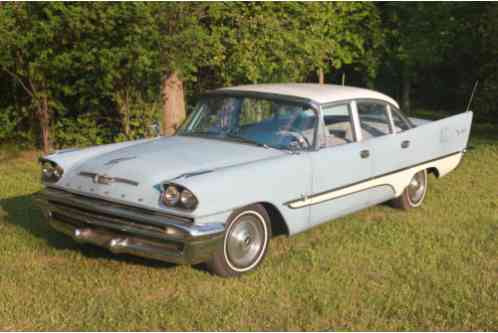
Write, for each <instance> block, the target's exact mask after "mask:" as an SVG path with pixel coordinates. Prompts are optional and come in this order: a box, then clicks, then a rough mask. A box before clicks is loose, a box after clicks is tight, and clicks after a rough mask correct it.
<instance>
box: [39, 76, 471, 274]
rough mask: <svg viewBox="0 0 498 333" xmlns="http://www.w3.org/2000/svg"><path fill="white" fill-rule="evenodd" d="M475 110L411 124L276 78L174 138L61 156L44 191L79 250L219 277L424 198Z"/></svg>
mask: <svg viewBox="0 0 498 333" xmlns="http://www.w3.org/2000/svg"><path fill="white" fill-rule="evenodd" d="M471 122H472V112H470V111H468V112H463V113H461V114H458V115H455V116H452V117H448V118H444V119H441V120H438V121H427V120H422V119H413V118H407V117H406V116H404V115H403V114H402V113H401V112H400V110H399V107H398V103H396V101H395V100H393V99H392V98H390V97H388V96H386V95H384V94H381V93H379V92H375V91H372V90H367V89H361V88H354V87H345V86H335V85H317V84H265V85H248V86H239V87H231V88H224V89H218V90H214V91H211V92H208V93H206V94H205V95H203V96H201V98H200V101H199V102H198V104H197V106H196V108H195V110H194V111H193V112H192V113H191V114H190V116H189V117H188V118H187V120H186V121H185V123H184V124H183V125H182V126H181V127H180V128H179V129H178V131H177V133H176V134H175V135H174V136H170V137H157V138H152V139H144V140H138V141H130V142H124V143H116V144H110V145H102V146H96V147H91V148H84V149H69V150H62V151H58V152H55V153H54V154H51V155H48V156H45V157H43V158H41V159H40V161H41V163H42V180H43V183H44V185H45V188H44V190H42V191H41V192H39V193H38V194H36V201H37V202H38V204H39V206H41V208H42V210H43V212H44V215H45V216H46V218H47V220H48V222H49V223H50V225H51V226H52V227H53V228H55V229H56V230H58V231H60V232H62V233H65V234H66V235H69V236H70V237H72V238H74V239H75V240H76V241H78V242H82V243H91V244H95V245H98V246H101V247H105V248H108V249H109V250H110V251H112V252H113V253H127V254H133V255H137V256H141V257H146V258H153V259H158V260H162V261H166V262H174V263H186V264H195V263H201V262H205V263H206V264H207V266H208V268H209V269H210V270H211V271H212V272H214V273H215V274H218V275H221V276H236V275H240V274H242V273H245V272H249V271H252V270H254V269H255V268H256V267H257V266H258V265H259V264H260V263H261V262H262V260H263V258H264V257H265V255H266V253H267V251H268V245H269V243H270V239H271V237H272V234H273V235H275V234H285V235H294V234H297V233H299V232H302V231H304V230H307V229H309V228H312V227H314V226H317V225H319V224H321V223H324V222H327V221H330V220H332V219H334V218H337V217H340V216H343V215H345V214H349V213H352V212H355V211H358V210H360V209H363V208H366V207H369V206H372V205H376V204H379V203H382V202H385V201H392V203H393V204H394V205H395V206H396V207H400V208H402V209H409V208H414V207H418V206H420V205H421V204H422V202H423V200H424V198H425V195H426V192H427V174H428V173H433V174H434V175H435V176H436V177H442V176H444V175H446V174H448V173H449V172H450V171H452V170H453V169H455V168H456V167H457V165H458V164H459V163H460V160H461V159H462V156H463V153H464V152H465V149H466V145H467V141H468V138H469V134H470V127H471Z"/></svg>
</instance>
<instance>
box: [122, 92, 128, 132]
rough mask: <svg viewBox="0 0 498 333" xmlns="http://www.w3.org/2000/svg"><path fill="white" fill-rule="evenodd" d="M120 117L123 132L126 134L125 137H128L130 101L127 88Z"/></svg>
mask: <svg viewBox="0 0 498 333" xmlns="http://www.w3.org/2000/svg"><path fill="white" fill-rule="evenodd" d="M121 117H122V122H123V132H124V134H125V135H126V138H127V139H129V138H130V101H129V96H128V90H125V95H124V100H123V107H122V111H121Z"/></svg>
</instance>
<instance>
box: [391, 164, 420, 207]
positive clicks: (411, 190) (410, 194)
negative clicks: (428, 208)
mask: <svg viewBox="0 0 498 333" xmlns="http://www.w3.org/2000/svg"><path fill="white" fill-rule="evenodd" d="M426 193H427V170H422V171H419V172H417V173H416V174H415V175H414V176H413V178H412V179H411V180H410V183H409V184H408V186H407V187H406V188H405V190H404V191H403V193H402V194H401V195H400V196H399V197H397V198H396V199H393V200H392V204H393V206H394V207H396V208H401V209H409V208H415V207H418V206H420V205H421V204H422V202H423V201H424V198H425V195H426Z"/></svg>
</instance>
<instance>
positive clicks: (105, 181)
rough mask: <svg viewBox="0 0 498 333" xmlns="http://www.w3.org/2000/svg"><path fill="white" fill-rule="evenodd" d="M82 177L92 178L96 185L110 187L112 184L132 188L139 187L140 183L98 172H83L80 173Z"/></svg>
mask: <svg viewBox="0 0 498 333" xmlns="http://www.w3.org/2000/svg"><path fill="white" fill-rule="evenodd" d="M79 175H80V176H83V177H89V178H92V180H93V182H94V183H95V184H101V185H109V184H111V183H124V184H128V185H132V186H138V185H139V184H140V183H139V182H137V181H134V180H131V179H126V178H119V177H111V176H108V175H104V174H99V173H96V172H86V171H82V172H80V173H79Z"/></svg>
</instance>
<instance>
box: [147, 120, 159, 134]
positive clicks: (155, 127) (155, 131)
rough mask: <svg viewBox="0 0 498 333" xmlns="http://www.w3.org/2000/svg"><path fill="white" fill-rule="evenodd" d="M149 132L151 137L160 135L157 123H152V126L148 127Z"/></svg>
mask: <svg viewBox="0 0 498 333" xmlns="http://www.w3.org/2000/svg"><path fill="white" fill-rule="evenodd" d="M149 130H150V133H151V134H152V135H153V136H160V135H161V125H160V124H159V122H158V121H156V122H154V123H153V124H152V125H149Z"/></svg>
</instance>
